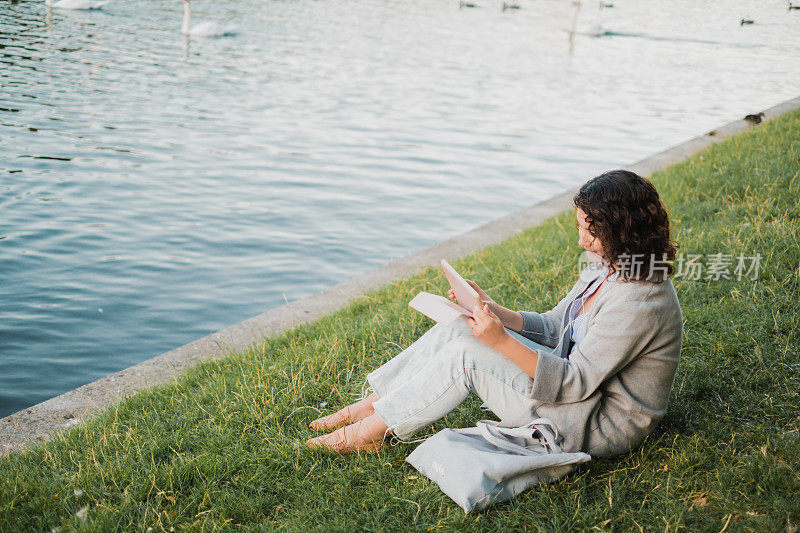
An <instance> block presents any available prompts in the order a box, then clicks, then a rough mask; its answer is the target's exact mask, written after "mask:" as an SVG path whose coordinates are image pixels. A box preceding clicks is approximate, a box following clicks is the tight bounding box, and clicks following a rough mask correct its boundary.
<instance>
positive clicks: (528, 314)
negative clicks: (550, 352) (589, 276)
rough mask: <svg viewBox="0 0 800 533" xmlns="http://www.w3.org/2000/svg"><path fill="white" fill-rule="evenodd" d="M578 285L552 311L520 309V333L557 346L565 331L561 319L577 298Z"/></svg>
mask: <svg viewBox="0 0 800 533" xmlns="http://www.w3.org/2000/svg"><path fill="white" fill-rule="evenodd" d="M577 287H578V283H576V284H575V285H574V286H573V287H572V290H570V291H569V293H567V295H566V296H564V298H562V299H561V301H560V302H558V304H556V306H555V307H554V308H553V309H551V310H550V311H547V312H544V313H536V312H533V311H518V313H519V314H520V315H522V331H520V332H519V334H520V335H522V336H523V337H526V338H528V339H530V340H532V341H533V342H537V343H539V344H541V345H543V346H549V347H550V348H555V346H556V345H557V344H558V341H559V339H560V338H561V334H562V333H563V332H562V331H560V330H561V320H562V319H563V318H564V313H565V312H566V311H567V306H568V305H569V304H570V303H572V300H573V299H574V298H575V292H576V289H577Z"/></svg>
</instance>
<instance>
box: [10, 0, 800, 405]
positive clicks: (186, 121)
mask: <svg viewBox="0 0 800 533" xmlns="http://www.w3.org/2000/svg"><path fill="white" fill-rule="evenodd" d="M474 1H475V2H477V3H478V5H479V7H478V8H475V9H468V8H465V9H459V4H458V1H457V0H410V1H408V2H387V1H376V0H362V1H358V2H356V1H352V0H337V1H332V0H295V1H262V0H226V1H225V2H212V1H210V0H197V1H196V2H195V3H194V5H193V8H194V12H193V17H194V18H193V20H194V21H202V20H217V21H220V22H223V23H231V24H234V25H236V26H237V27H238V34H237V35H235V36H233V37H227V38H221V39H193V40H191V41H186V40H185V39H184V38H183V37H182V35H181V34H180V24H181V19H182V14H183V11H182V6H181V3H180V2H178V1H177V0H173V1H161V2H152V1H150V2H145V1H143V0H139V1H134V0H114V1H113V2H111V3H109V4H108V5H107V6H106V7H105V9H104V10H102V11H93V12H78V11H72V12H70V11H58V10H53V11H52V13H50V14H48V13H47V10H46V8H45V5H44V2H43V1H17V2H13V1H9V0H5V1H3V2H2V3H0V57H2V59H0V416H4V415H7V414H9V413H12V412H14V411H17V410H19V409H22V408H25V407H27V406H30V405H32V404H35V403H38V402H40V401H43V400H46V399H47V398H50V397H52V396H55V395H57V394H60V393H62V392H64V391H67V390H69V389H72V388H75V387H77V386H80V385H82V384H84V383H87V382H89V381H92V380H94V379H96V378H98V377H101V376H104V375H106V374H109V373H111V372H114V371H116V370H119V369H122V368H125V367H127V366H130V365H132V364H135V363H137V362H139V361H142V360H144V359H147V358H150V357H153V356H155V355H158V354H159V353H162V352H164V351H167V350H170V349H172V348H175V347H177V346H180V345H182V344H184V343H187V342H189V341H192V340H194V339H196V338H199V337H201V336H204V335H206V334H208V333H210V332H213V331H216V330H219V329H221V328H224V327H227V326H229V325H231V324H234V323H237V322H239V321H241V320H244V319H246V318H249V317H251V316H254V315H256V314H259V313H262V312H264V311H266V310H268V309H270V308H274V307H276V306H279V305H281V304H283V303H284V302H285V301H287V300H288V301H291V300H295V299H297V298H300V297H302V296H306V295H308V294H311V293H314V292H316V291H319V290H321V289H323V288H325V287H328V286H331V285H333V284H335V283H337V282H339V281H342V280H344V279H347V278H349V277H352V276H354V275H356V274H359V273H362V272H365V271H367V270H369V269H372V268H374V267H376V266H379V265H381V264H384V263H386V262H388V261H391V260H393V259H397V258H399V257H402V256H404V255H407V254H409V253H411V252H414V251H417V250H420V249H422V248H424V247H427V246H429V245H431V244H434V243H436V242H439V241H441V240H443V239H446V238H448V237H451V236H453V235H456V234H459V233H462V232H464V231H466V230H469V229H471V228H474V227H476V226H478V225H480V224H483V223H485V222H487V221H489V220H493V219H496V218H499V217H501V216H503V215H505V214H508V213H510V212H512V211H515V210H517V209H520V208H523V207H526V206H529V205H531V204H533V203H535V202H538V201H540V200H544V199H547V198H549V197H552V196H554V195H556V194H558V193H560V192H563V191H564V190H566V189H568V188H570V187H573V186H576V185H578V184H580V183H582V182H584V181H585V180H586V179H588V178H590V177H592V176H594V175H596V174H598V173H599V172H601V171H603V170H606V169H609V168H612V167H617V166H620V165H623V164H627V163H631V162H633V161H635V160H637V159H640V158H642V157H645V156H647V155H649V154H650V153H652V152H655V151H659V150H662V149H664V148H667V147H669V146H671V145H674V144H677V143H679V142H681V141H683V140H685V139H687V138H690V137H693V136H695V135H697V134H700V133H703V132H705V131H707V130H709V129H712V128H714V127H716V126H718V125H720V124H723V123H725V122H728V121H730V120H733V119H737V118H740V117H741V116H743V115H744V114H747V113H751V112H756V111H758V110H761V109H763V108H765V107H768V106H771V105H774V104H776V103H778V102H781V101H783V100H786V99H788V98H792V97H795V96H797V88H798V87H800V59H798V58H799V57H800V54H798V53H797V51H798V45H800V39H798V36H799V35H800V31H799V30H800V11H791V12H790V11H787V9H786V4H785V3H782V2H778V1H776V2H771V3H767V2H761V1H736V0H734V1H731V2H725V3H721V2H714V1H695V0H676V1H673V2H658V3H655V2H641V1H638V0H611V1H613V2H614V4H615V7H614V8H606V9H600V8H599V4H598V3H596V2H591V1H590V2H584V4H583V6H582V7H581V8H580V10H579V11H578V12H577V19H575V16H576V15H575V14H576V8H575V7H574V6H572V5H570V3H569V2H568V1H562V0H558V1H556V0H521V7H522V9H520V10H509V11H506V12H503V10H502V9H501V8H502V1H490V0H474ZM741 18H748V19H753V20H754V24H752V25H746V26H741V25H740V19H741ZM574 19H575V27H576V28H577V29H578V30H579V31H581V32H585V31H587V30H588V29H590V28H592V27H593V26H594V25H600V26H602V28H603V31H605V30H608V31H610V32H611V34H609V35H604V36H602V37H599V38H594V37H591V36H589V35H583V34H578V35H573V36H572V38H570V35H569V34H568V33H567V32H566V31H565V29H566V28H570V27H571V26H572V25H573V20H574Z"/></svg>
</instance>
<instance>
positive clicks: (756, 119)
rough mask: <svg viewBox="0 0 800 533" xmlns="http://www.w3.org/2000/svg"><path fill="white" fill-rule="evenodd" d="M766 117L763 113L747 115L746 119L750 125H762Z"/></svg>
mask: <svg viewBox="0 0 800 533" xmlns="http://www.w3.org/2000/svg"><path fill="white" fill-rule="evenodd" d="M763 117H764V113H763V111H762V112H761V113H757V114H755V115H746V116H745V117H744V119H745V120H746V121H747V122H749V123H750V124H761V119H762V118H763Z"/></svg>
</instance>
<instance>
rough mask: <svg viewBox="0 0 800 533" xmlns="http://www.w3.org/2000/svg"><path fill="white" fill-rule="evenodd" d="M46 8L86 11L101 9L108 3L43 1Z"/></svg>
mask: <svg viewBox="0 0 800 533" xmlns="http://www.w3.org/2000/svg"><path fill="white" fill-rule="evenodd" d="M44 3H45V5H46V6H48V7H54V8H56V9H73V10H87V9H103V6H104V5H106V4H107V3H108V2H99V1H98V0H58V2H53V0H44Z"/></svg>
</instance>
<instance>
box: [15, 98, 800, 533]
mask: <svg viewBox="0 0 800 533" xmlns="http://www.w3.org/2000/svg"><path fill="white" fill-rule="evenodd" d="M798 173H800V112H794V113H791V114H789V115H785V116H783V117H781V118H779V119H776V120H773V121H770V122H767V123H765V124H763V125H760V126H758V127H756V128H754V129H752V130H751V131H749V132H747V133H745V134H743V135H740V136H738V137H735V138H733V139H730V140H728V141H726V142H724V143H722V144H719V145H716V146H712V147H710V148H709V149H707V150H705V151H703V152H702V153H701V154H698V155H697V156H695V157H692V158H690V159H688V160H686V161H685V162H683V163H680V164H677V165H674V166H672V167H670V168H669V169H667V170H665V171H663V172H660V173H658V174H656V175H654V176H653V177H652V178H651V179H652V181H653V182H654V183H655V184H656V186H657V187H658V189H659V191H660V193H661V194H662V197H663V198H664V200H665V202H666V204H667V206H668V209H669V211H670V213H671V216H672V220H673V222H674V225H675V230H676V239H677V240H678V242H679V244H680V247H681V249H680V252H682V253H683V254H703V257H704V260H703V261H702V263H703V264H705V265H706V266H707V265H708V263H710V259H709V258H708V256H707V255H706V254H715V253H723V254H731V255H733V256H734V257H735V256H738V255H739V254H744V255H745V256H755V254H756V253H760V254H761V260H760V263H759V272H758V279H757V281H753V280H751V279H749V278H745V277H743V279H741V280H738V279H736V276H732V279H720V280H714V279H709V280H706V279H697V280H695V279H691V278H690V277H685V276H684V277H676V278H675V279H674V280H673V282H674V283H675V286H676V290H677V292H678V296H679V299H680V301H681V304H682V309H683V314H684V319H685V323H684V347H683V352H682V358H681V364H680V367H679V370H678V376H677V378H676V381H675V386H674V388H673V391H672V396H671V400H670V407H669V410H668V412H667V415H666V417H665V418H664V420H663V421H662V423H661V424H660V425H659V427H658V429H657V430H656V431H655V433H654V434H652V435H651V436H650V437H649V438H648V439H647V440H646V441H645V443H644V444H643V445H642V446H641V447H640V448H638V449H636V450H635V451H633V452H631V453H630V454H628V455H626V456H624V457H621V458H617V459H610V460H595V461H592V462H590V463H588V464H587V465H586V466H584V467H581V468H580V469H578V470H577V471H576V472H574V473H573V474H571V475H569V476H567V477H565V478H563V479H562V480H559V481H558V482H555V483H552V484H549V485H545V486H541V487H538V488H535V489H533V490H530V491H528V492H526V493H524V494H523V495H522V496H520V497H519V498H517V499H516V500H513V501H511V502H508V503H504V504H500V505H496V506H494V507H491V508H490V509H489V510H487V511H485V512H484V513H481V514H475V515H468V516H467V515H464V513H463V512H462V511H461V510H460V509H459V508H458V507H457V506H456V505H455V504H453V503H452V502H451V501H450V500H449V499H448V498H447V497H446V496H444V495H443V494H442V493H441V492H440V491H439V490H438V488H437V487H436V485H435V484H433V483H431V482H429V481H428V480H427V479H426V478H424V477H423V476H421V475H419V474H418V473H417V472H416V471H415V470H414V469H413V468H411V467H410V466H409V465H408V464H407V463H405V462H404V458H405V457H406V456H407V455H408V454H409V453H410V452H411V450H412V449H413V446H414V445H413V444H401V445H398V446H395V447H391V448H389V449H387V450H386V451H384V452H381V453H380V454H377V455H374V454H362V455H358V456H347V457H343V456H336V455H334V454H330V453H327V452H324V451H321V450H311V449H307V448H305V447H304V446H302V445H301V444H300V443H302V442H303V441H304V440H305V439H307V438H308V437H309V436H311V435H312V434H314V433H313V432H312V431H311V430H309V429H308V427H307V424H308V421H309V420H311V419H312V418H315V417H316V416H317V415H318V413H319V412H321V411H329V410H330V408H331V407H333V406H339V405H341V404H344V403H345V402H348V401H351V400H352V399H353V398H354V396H355V395H357V394H358V393H359V390H360V386H361V384H362V382H363V379H364V376H365V375H366V373H367V372H368V371H369V370H370V369H372V368H374V367H376V366H377V365H379V364H381V363H382V362H383V361H385V360H387V359H388V358H390V357H392V356H393V355H394V354H396V353H398V352H399V351H400V349H401V347H403V346H405V345H407V344H409V343H411V342H412V341H413V340H414V339H416V338H417V337H418V336H419V335H420V334H421V333H422V332H424V331H425V330H426V329H427V328H428V327H429V325H430V323H429V322H428V320H427V319H426V318H424V317H423V316H422V315H419V314H418V313H415V312H414V311H412V310H411V309H409V308H408V306H407V302H408V301H409V300H410V299H411V298H412V297H413V296H414V295H415V294H416V293H417V292H418V291H420V290H427V291H431V292H439V293H442V292H443V291H444V290H445V286H446V282H445V281H444V279H443V276H441V275H440V273H439V272H437V271H434V270H432V269H428V270H426V271H425V272H423V273H421V274H419V275H417V276H414V277H412V278H409V279H403V280H399V281H397V282H395V283H393V284H390V285H389V286H386V287H384V288H383V289H381V290H378V291H376V292H373V293H371V294H369V295H367V296H366V297H364V298H362V299H360V300H359V301H357V302H355V303H354V304H352V305H350V306H348V307H346V308H344V309H342V310H341V311H339V312H337V313H334V314H331V315H329V316H326V317H325V318H323V319H321V320H319V321H318V322H316V323H314V324H311V325H307V326H302V327H298V328H296V329H294V330H292V331H290V332H288V333H286V334H285V335H282V336H280V337H275V338H269V339H265V340H264V341H263V342H262V343H261V344H259V345H258V346H255V347H254V348H253V349H252V350H250V351H248V352H246V353H240V354H233V355H231V356H230V357H228V358H226V359H223V360H220V361H216V362H209V363H205V364H202V365H199V366H197V367H195V368H193V369H192V370H190V371H189V372H187V373H186V374H185V375H184V376H182V377H181V379H180V380H178V381H177V382H176V383H174V384H171V385H168V386H162V387H158V388H154V389H150V390H147V391H143V392H141V393H139V394H137V395H136V396H134V397H132V398H130V399H128V400H126V401H124V402H122V403H121V404H119V405H118V406H117V407H115V408H113V409H111V410H109V411H107V412H105V413H104V414H103V415H101V416H99V417H98V418H96V419H95V420H93V421H91V422H89V423H87V424H85V425H83V426H79V427H76V428H73V429H71V430H70V431H68V432H66V433H64V434H62V435H60V436H58V437H57V438H56V439H54V440H52V441H50V442H47V443H41V444H38V445H36V446H34V447H32V448H30V449H29V450H28V451H26V452H25V453H21V454H15V455H12V456H9V457H6V458H4V459H2V460H0V530H3V531H16V530H51V529H52V528H61V530H65V531H66V530H81V529H82V530H99V531H107V530H122V531H137V530H138V531H150V530H151V529H150V528H152V530H153V531H162V530H166V531H171V530H172V529H173V528H174V530H176V531H178V530H183V529H188V530H193V531H203V530H217V529H222V530H239V529H242V528H246V529H248V530H262V529H263V530H272V529H288V530H323V529H324V530H354V529H358V530H369V531H393V530H407V529H413V530H436V529H454V530H469V531H497V530H523V529H524V530H552V531H561V530H567V529H579V530H587V529H599V530H602V531H606V530H607V531H629V530H633V531H638V530H667V531H673V530H705V531H720V530H722V529H725V530H727V531H734V530H741V531H748V530H753V531H787V532H793V531H797V528H798V526H800V498H798V494H799V493H800V439H799V438H798V437H800V415H799V414H798V406H800V357H799V356H798V352H800V343H799V342H798V331H800V324H799V323H798V312H797V305H798V295H799V294H800V237H798V236H799V235H800V208H799V207H798V198H800V177H798ZM572 221H573V214H572V213H571V212H567V213H564V214H563V215H560V216H556V217H554V218H552V219H549V220H548V221H547V222H546V223H544V224H542V225H540V226H537V227H535V228H532V229H530V230H528V231H525V232H524V233H522V234H519V235H518V236H516V237H514V238H512V239H510V240H508V241H506V242H503V243H501V244H499V245H497V246H494V247H491V248H488V249H485V250H483V251H481V252H479V253H476V254H474V255H472V256H470V257H468V258H466V259H464V260H462V261H458V262H457V263H456V265H455V266H456V267H457V268H458V269H459V270H460V271H462V272H464V273H465V274H466V275H468V276H469V277H471V278H472V279H475V280H476V281H478V282H479V283H480V284H481V285H482V286H483V287H485V288H486V289H488V292H489V293H490V294H491V295H493V296H494V297H495V298H496V299H498V301H500V302H502V303H503V304H505V305H507V306H509V307H512V308H522V309H536V310H545V309H549V308H550V307H552V306H553V305H554V304H555V303H556V302H557V301H558V299H559V297H560V296H561V295H563V294H564V293H565V292H566V290H568V289H569V288H570V287H571V286H572V284H573V283H574V281H575V278H576V275H577V260H576V259H577V257H578V252H579V251H580V249H579V248H578V246H577V237H576V234H575V229H574V225H573V222H572ZM565 250H566V253H565ZM732 268H733V267H731V270H732ZM479 403H480V402H479V401H478V400H477V399H472V400H468V401H467V402H466V403H465V404H464V405H462V407H461V408H459V409H458V410H456V411H454V412H453V413H451V414H450V415H449V416H448V417H446V418H445V419H444V420H443V421H441V422H439V423H437V424H436V425H435V426H433V427H432V428H431V429H430V432H433V431H436V430H438V429H439V428H442V427H444V426H445V425H448V426H451V427H458V426H471V425H473V424H474V422H475V420H477V419H479V418H480V417H481V413H480V411H479V410H478V405H479Z"/></svg>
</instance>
